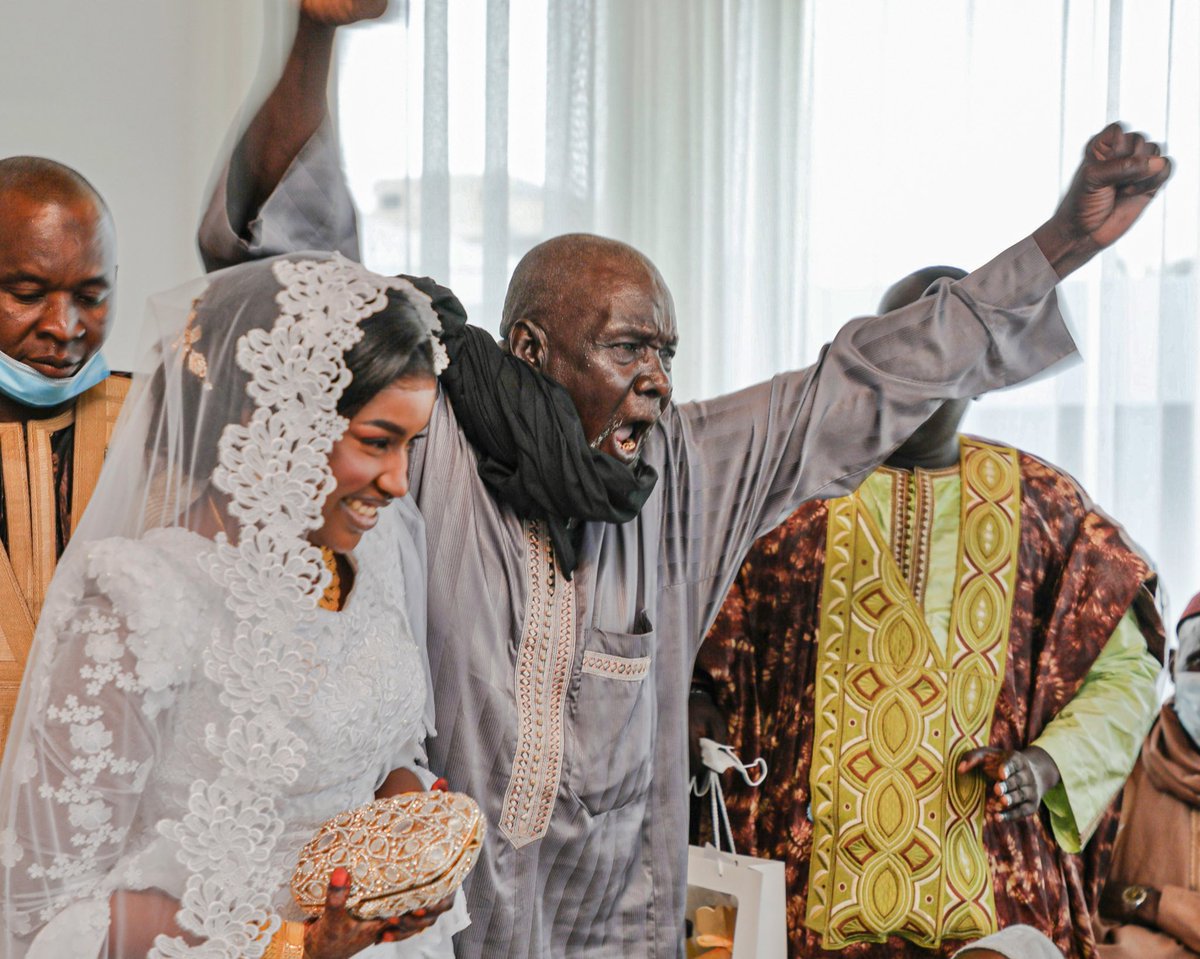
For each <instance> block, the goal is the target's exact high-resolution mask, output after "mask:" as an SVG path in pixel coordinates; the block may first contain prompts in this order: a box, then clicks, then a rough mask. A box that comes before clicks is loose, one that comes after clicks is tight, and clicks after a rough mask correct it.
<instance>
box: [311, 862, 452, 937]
mask: <svg viewBox="0 0 1200 959" xmlns="http://www.w3.org/2000/svg"><path fill="white" fill-rule="evenodd" d="M349 894H350V874H349V873H348V872H346V870H345V869H344V868H342V867H341V866H339V867H338V868H337V869H335V870H334V871H333V873H332V874H331V875H330V877H329V892H328V894H327V895H326V896H325V911H324V912H322V913H321V915H320V916H319V917H318V918H317V919H312V920H309V922H308V924H307V926H306V927H305V930H304V955H305V959H347V957H349V956H353V955H354V954H355V953H357V952H362V950H364V949H366V948H367V947H368V946H373V945H375V944H376V943H377V942H399V941H400V940H401V939H407V938H409V937H410V936H415V935H416V934H417V933H418V932H424V931H425V930H426V929H428V928H429V927H430V926H432V925H433V924H434V922H436V921H437V918H438V916H440V915H441V914H442V913H443V912H445V911H446V910H447V909H449V908H450V902H451V900H450V899H445V900H442V902H439V903H437V904H436V905H434V906H430V907H429V908H428V909H417V910H416V911H414V912H411V913H409V914H408V915H406V916H394V917H391V918H387V919H356V918H355V917H354V916H352V915H351V914H350V913H349V911H347V909H346V898H347V897H348V896H349Z"/></svg>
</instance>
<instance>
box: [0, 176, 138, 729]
mask: <svg viewBox="0 0 1200 959" xmlns="http://www.w3.org/2000/svg"><path fill="white" fill-rule="evenodd" d="M116 274H117V266H116V231H115V230H114V228H113V222H112V216H111V214H110V213H109V210H108V206H107V205H106V204H105V202H104V200H103V199H102V198H101V196H100V194H99V193H97V192H96V190H95V189H94V188H93V187H92V186H91V184H89V183H88V182H87V181H86V180H85V179H84V178H83V177H82V176H80V175H79V174H78V173H76V172H75V171H74V170H72V169H70V168H69V167H66V166H63V165H62V164H59V163H55V162H54V161H53V160H46V159H43V158H41V157H27V156H17V157H8V158H6V159H0V748H3V743H4V740H5V738H6V736H7V732H8V719H9V716H10V714H11V712H12V708H13V705H14V703H15V701H16V695H17V689H18V688H19V686H20V684H21V674H22V672H23V671H24V665H25V657H26V655H27V653H28V650H29V644H30V643H31V642H32V640H33V630H34V625H35V623H36V622H37V617H38V613H39V611H40V609H41V605H42V597H43V596H44V595H45V589H46V585H47V584H48V583H49V581H50V577H51V576H52V575H53V574H54V567H55V564H56V562H57V560H58V557H59V555H61V553H62V550H63V547H64V546H65V545H66V541H67V539H68V538H69V537H70V535H71V531H72V529H73V528H74V524H75V523H76V522H77V521H78V519H79V517H80V515H82V513H83V508H84V506H85V505H86V503H87V500H88V499H89V497H90V496H91V493H92V490H93V488H94V486H95V482H96V479H97V477H98V476H99V473H100V465H101V460H102V459H103V456H104V449H105V447H106V446H107V443H108V436H109V431H110V429H111V426H112V423H113V421H114V420H115V419H116V414H117V411H118V410H119V408H120V402H121V399H122V398H123V397H124V395H125V390H126V388H127V386H128V383H129V381H128V380H127V379H125V378H124V377H115V378H111V379H110V378H109V376H108V366H107V364H106V363H105V362H104V357H103V356H102V354H101V353H100V347H101V344H102V343H103V342H104V337H105V335H106V333H107V329H108V317H109V313H110V310H111V308H112V295H113V287H114V284H115V282H116Z"/></svg>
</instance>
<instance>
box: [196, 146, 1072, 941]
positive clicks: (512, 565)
mask: <svg viewBox="0 0 1200 959" xmlns="http://www.w3.org/2000/svg"><path fill="white" fill-rule="evenodd" d="M237 186H238V183H237V177H236V175H234V178H233V180H232V182H231V179H230V174H229V172H228V171H227V172H226V174H225V175H223V176H222V177H221V178H220V181H219V182H218V185H217V189H216V193H215V195H214V197H213V199H212V204H211V206H210V208H209V210H208V213H207V215H206V217H205V222H204V225H203V226H202V228H201V244H202V249H203V250H204V252H205V255H206V262H208V264H209V266H210V267H211V268H216V267H218V266H223V265H228V264H230V263H232V262H236V261H240V260H244V259H249V258H252V257H258V256H268V255H273V254H276V253H283V252H294V251H296V250H303V249H339V250H341V251H342V252H343V253H345V254H346V255H347V256H350V257H355V258H357V256H358V244H357V241H356V238H355V217H354V212H353V207H352V206H351V202H350V197H349V194H348V192H347V189H346V187H345V184H344V183H343V180H342V175H341V172H340V169H339V165H338V158H337V148H336V143H335V142H334V139H333V137H332V135H331V134H330V132H329V130H328V129H324V130H322V131H321V132H320V133H318V134H317V135H316V136H315V137H314V138H313V140H312V141H310V143H309V144H308V145H307V146H306V147H305V149H304V151H303V153H302V154H301V155H300V157H298V158H297V160H296V161H295V163H293V165H292V167H291V169H290V170H289V171H288V173H287V175H286V177H285V179H284V181H283V183H281V184H280V186H279V187H278V189H277V190H276V192H275V193H274V194H273V195H272V196H271V197H270V198H269V199H268V201H267V203H266V204H265V205H264V207H263V208H262V210H261V211H258V215H257V219H255V220H254V221H253V222H250V223H245V222H237V221H239V220H242V219H243V217H242V216H241V214H240V213H239V212H238V211H236V210H234V211H233V214H234V215H233V218H232V219H233V221H234V222H233V223H232V225H231V217H230V209H229V207H230V206H231V204H229V203H228V202H227V191H229V190H234V191H235V190H236V188H237ZM233 205H234V206H236V204H233ZM1056 282H1057V277H1056V276H1055V274H1054V272H1053V270H1052V269H1051V268H1050V266H1049V264H1048V263H1047V262H1046V260H1045V258H1044V257H1043V256H1042V254H1041V252H1040V251H1039V250H1038V248H1037V246H1036V244H1035V243H1034V242H1033V240H1032V239H1026V240H1023V241H1021V242H1020V243H1018V244H1017V245H1016V246H1014V247H1012V248H1011V249H1009V250H1008V251H1006V252H1005V253H1003V254H1001V255H1000V256H999V257H997V258H996V259H995V260H993V261H992V262H991V263H989V264H988V265H987V266H985V267H983V268H982V269H980V270H978V271H976V272H975V273H973V274H971V275H970V276H968V277H966V278H965V279H963V280H960V281H958V282H957V283H953V284H950V283H945V282H943V285H942V286H941V288H940V290H939V291H938V292H937V293H936V295H932V296H928V297H926V298H924V299H922V300H920V301H918V302H917V303H915V304H913V305H912V306H909V307H907V308H905V309H903V310H900V311H898V312H896V313H892V314H889V315H887V316H884V317H877V318H876V317H867V318H862V319H857V320H854V321H852V322H850V323H848V324H847V325H846V326H845V327H843V329H842V330H841V331H840V332H839V333H838V335H837V336H836V337H835V338H834V340H833V342H832V343H831V344H829V346H828V347H826V348H825V349H824V351H823V352H822V354H821V356H820V358H819V359H818V361H817V362H816V363H815V364H814V365H813V366H811V367H809V368H808V369H804V370H799V371H796V372H791V373H783V374H781V375H779V376H776V377H774V378H773V379H772V380H770V381H768V382H765V383H761V384H759V385H757V386H752V387H750V388H749V389H746V390H742V391H741V392H738V393H733V394H731V395H728V396H722V397H719V398H717V399H713V400H706V401H704V402H698V403H679V404H672V405H671V406H670V407H669V408H668V409H667V411H666V413H665V414H664V415H663V417H662V419H661V421H660V422H659V424H658V425H657V426H656V427H655V429H654V430H653V433H652V434H651V435H650V436H648V437H647V439H646V440H645V443H644V447H643V450H644V452H643V455H644V457H645V459H646V460H647V461H648V462H649V463H650V465H652V466H653V467H654V468H655V469H656V470H657V471H658V474H659V480H658V484H657V486H656V487H655V489H654V492H653V494H652V495H651V496H650V498H649V501H648V502H647V503H646V505H645V507H644V508H643V509H642V511H641V514H640V515H639V516H638V517H637V519H635V520H632V521H630V522H628V523H624V524H620V525H617V524H602V523H589V524H587V526H586V528H585V530H584V532H583V546H582V549H581V554H580V563H579V567H578V569H577V571H576V573H575V575H574V579H573V580H572V581H567V580H565V579H564V578H563V577H562V576H561V575H560V574H559V573H558V572H557V570H556V569H555V568H554V565H553V562H552V558H551V553H550V548H549V545H548V544H549V539H548V536H547V535H546V531H545V530H544V529H543V528H542V527H541V525H540V524H539V523H536V522H522V521H521V520H520V519H519V518H518V517H517V516H515V515H514V513H513V512H512V511H511V510H510V509H508V508H507V507H505V506H503V505H501V504H499V503H498V502H497V501H496V500H495V499H493V498H492V496H491V495H490V494H489V492H488V491H487V489H486V488H485V487H484V485H483V483H482V481H481V480H480V479H479V477H478V475H477V473H476V460H475V455H474V452H473V451H472V448H471V447H470V445H469V444H468V443H467V441H466V439H465V438H464V436H463V434H462V432H461V431H460V429H459V428H458V425H457V423H456V421H455V418H454V413H453V410H452V409H451V408H450V406H449V404H448V403H447V402H446V400H445V398H444V397H443V398H441V399H439V401H438V402H437V405H436V408H435V409H434V413H433V419H432V422H431V424H430V427H429V435H428V439H427V440H425V441H424V443H423V446H422V448H420V449H417V450H415V451H414V458H413V484H412V495H413V496H414V497H415V499H416V502H417V505H418V506H419V507H420V510H421V512H422V513H423V514H424V517H425V521H426V524H427V528H428V549H429V596H428V628H429V638H428V648H429V655H430V661H431V662H430V666H431V671H432V684H433V693H434V705H435V709H436V719H437V729H438V734H437V736H436V737H435V738H433V739H432V740H431V741H430V743H429V764H430V768H431V769H433V770H435V771H438V772H440V773H442V774H443V775H445V776H446V777H448V778H449V780H450V783H451V785H452V788H454V789H456V790H461V791H463V792H466V793H469V794H471V795H472V796H474V797H475V798H476V799H477V800H478V801H479V803H480V804H481V805H482V807H483V809H484V811H485V813H486V815H487V819H488V823H489V825H490V827H491V828H490V830H489V832H488V835H487V841H486V846H485V849H484V852H483V854H482V856H481V858H480V861H479V864H478V866H477V867H476V869H475V871H474V873H473V874H472V876H471V878H470V880H469V882H468V887H467V901H468V906H469V908H470V912H471V917H472V925H471V927H470V928H469V929H467V930H465V931H464V932H463V933H461V934H460V935H459V937H458V939H457V941H456V950H457V953H458V955H460V956H467V957H475V956H478V957H487V959H495V957H500V956H510V957H514V959H517V957H519V959H528V957H556V959H567V957H569V959H591V957H595V959H601V957H602V959H614V957H621V959H639V957H657V959H676V957H678V956H681V955H682V954H683V946H682V942H683V913H684V895H685V888H686V864H687V852H686V850H687V808H688V806H687V797H686V791H687V737H686V729H687V695H688V686H689V679H690V677H691V674H692V664H693V660H694V658H695V654H696V650H697V649H698V648H699V645H700V642H701V640H702V639H703V638H704V635H705V633H706V632H707V631H708V628H709V626H710V625H711V624H712V621H713V619H714V617H715V615H716V612H717V610H718V608H719V606H720V603H721V600H722V598H723V597H724V595H725V592H726V590H727V589H728V588H729V586H730V583H731V582H732V580H733V577H734V575H735V574H736V573H737V570H738V567H739V565H740V564H741V562H742V558H743V556H744V554H745V552H746V550H747V549H748V548H749V546H750V545H751V543H753V542H754V540H755V539H756V538H757V537H759V536H761V535H762V534H764V533H766V532H767V531H768V530H770V529H772V528H773V527H775V526H776V525H778V524H779V523H780V522H781V521H782V520H783V519H784V517H786V516H787V515H789V514H790V513H791V512H792V511H793V510H794V509H795V508H796V507H797V506H799V505H800V503H801V502H802V501H804V500H806V499H810V498H813V497H830V496H841V495H843V494H845V493H848V492H850V491H851V490H853V489H854V488H855V487H856V486H857V485H858V483H859V482H860V480H862V479H863V478H864V477H865V476H866V475H867V474H868V473H869V472H870V471H871V470H873V469H874V468H875V467H876V466H877V465H878V464H879V463H880V462H881V461H882V460H884V459H885V458H886V457H887V455H888V454H889V453H890V452H891V451H892V450H893V449H894V448H895V447H896V446H898V445H899V444H900V443H901V442H902V441H903V440H904V439H905V438H907V437H908V435H909V434H911V433H912V431H913V430H914V429H916V427H917V426H919V425H920V424H921V423H922V422H924V420H925V419H926V418H928V416H929V415H930V414H931V413H932V412H933V411H934V409H935V408H936V407H937V406H938V405H939V403H940V401H942V400H944V399H947V398H955V397H966V396H974V395H977V394H979V393H984V392H986V391H988V390H992V389H996V388H998V387H1002V386H1007V385H1009V384H1012V383H1017V382H1020V381H1021V380H1024V379H1026V378H1028V377H1030V376H1032V375H1033V374H1035V373H1037V372H1039V371H1041V370H1043V369H1045V368H1046V367H1048V366H1049V365H1051V364H1053V363H1055V362H1056V361H1058V360H1060V359H1062V358H1063V357H1065V356H1068V355H1069V354H1071V353H1073V352H1074V343H1073V342H1072V339H1071V337H1070V335H1069V333H1068V331H1067V328H1066V326H1065V324H1064V322H1063V319H1062V317H1061V316H1060V314H1059V311H1058V308H1057V302H1056V298H1055V294H1054V286H1055V284H1056ZM682 334H683V336H684V337H686V336H687V328H686V325H685V326H684V328H683V330H682Z"/></svg>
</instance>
